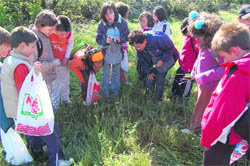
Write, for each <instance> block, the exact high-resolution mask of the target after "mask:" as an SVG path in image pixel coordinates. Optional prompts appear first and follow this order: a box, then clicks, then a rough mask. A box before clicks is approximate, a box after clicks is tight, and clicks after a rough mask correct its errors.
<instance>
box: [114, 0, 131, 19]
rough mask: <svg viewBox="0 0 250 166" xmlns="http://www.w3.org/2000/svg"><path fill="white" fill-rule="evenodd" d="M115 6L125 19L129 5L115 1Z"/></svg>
mask: <svg viewBox="0 0 250 166" xmlns="http://www.w3.org/2000/svg"><path fill="white" fill-rule="evenodd" d="M115 7H116V9H117V11H118V13H119V14H120V15H121V16H122V18H124V19H126V18H127V17H128V12H129V6H128V5H127V4H125V3H123V2H117V3H115Z"/></svg>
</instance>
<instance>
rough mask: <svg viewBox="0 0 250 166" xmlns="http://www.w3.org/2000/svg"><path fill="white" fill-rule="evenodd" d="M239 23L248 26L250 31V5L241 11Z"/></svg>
mask: <svg viewBox="0 0 250 166" xmlns="http://www.w3.org/2000/svg"><path fill="white" fill-rule="evenodd" d="M238 21H239V22H241V23H243V24H245V25H246V26H248V29H249V30H250V4H247V5H245V6H243V7H242V8H241V9H240V12H239V17H238Z"/></svg>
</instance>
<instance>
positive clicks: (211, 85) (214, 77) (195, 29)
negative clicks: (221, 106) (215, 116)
mask: <svg viewBox="0 0 250 166" xmlns="http://www.w3.org/2000/svg"><path fill="white" fill-rule="evenodd" d="M221 25H222V21H221V20H220V17H219V16H218V15H216V14H211V13H206V12H203V13H201V14H200V16H198V18H197V19H196V20H194V21H191V23H190V25H189V32H190V33H191V35H192V36H194V37H195V38H196V39H197V43H198V44H199V48H200V52H199V55H198V57H197V60H196V62H195V64H194V67H193V70H192V73H191V75H192V77H193V78H195V80H196V82H197V84H198V85H197V86H198V98H197V101H196V104H195V107H194V111H193V114H192V119H191V125H190V130H191V131H193V132H200V129H201V118H202V115H203V113H204V110H205V108H206V106H207V104H208V102H209V100H210V97H211V94H212V92H213V90H214V89H215V87H216V86H217V84H218V82H219V81H220V79H221V77H222V75H223V72H224V68H223V67H221V66H220V64H221V63H223V58H221V57H218V56H217V55H216V54H214V53H213V52H212V50H211V49H210V48H211V41H212V39H213V36H214V34H215V32H216V31H217V30H218V29H219V28H220V26H221Z"/></svg>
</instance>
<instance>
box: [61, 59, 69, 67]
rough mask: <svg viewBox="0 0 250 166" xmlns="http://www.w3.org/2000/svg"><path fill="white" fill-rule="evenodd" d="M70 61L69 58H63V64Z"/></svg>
mask: <svg viewBox="0 0 250 166" xmlns="http://www.w3.org/2000/svg"><path fill="white" fill-rule="evenodd" d="M68 62H69V59H68V58H63V60H62V66H65V65H67V63H68Z"/></svg>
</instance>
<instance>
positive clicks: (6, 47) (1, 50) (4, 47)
mask: <svg viewBox="0 0 250 166" xmlns="http://www.w3.org/2000/svg"><path fill="white" fill-rule="evenodd" d="M9 51H10V44H9V43H4V44H1V45H0V56H1V57H6V56H7V55H8V53H9Z"/></svg>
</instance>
